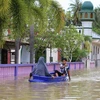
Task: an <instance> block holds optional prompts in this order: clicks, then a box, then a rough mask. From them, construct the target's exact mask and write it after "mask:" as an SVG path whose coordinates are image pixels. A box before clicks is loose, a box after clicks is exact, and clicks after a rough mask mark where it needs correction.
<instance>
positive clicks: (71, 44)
mask: <svg viewBox="0 0 100 100" xmlns="http://www.w3.org/2000/svg"><path fill="white" fill-rule="evenodd" d="M83 40H84V37H83V35H81V34H80V33H78V32H77V30H76V29H75V28H74V26H69V27H65V28H64V30H63V31H62V32H61V34H59V35H58V38H57V43H56V47H58V48H61V49H62V54H63V56H65V57H67V58H68V59H69V60H70V61H71V60H72V53H73V52H74V51H75V50H76V49H77V48H78V47H80V45H81V43H82V42H83Z"/></svg>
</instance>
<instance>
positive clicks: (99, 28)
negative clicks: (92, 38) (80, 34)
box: [93, 6, 100, 34]
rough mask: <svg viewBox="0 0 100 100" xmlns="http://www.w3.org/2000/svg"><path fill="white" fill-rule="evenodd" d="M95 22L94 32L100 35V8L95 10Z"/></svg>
mask: <svg viewBox="0 0 100 100" xmlns="http://www.w3.org/2000/svg"><path fill="white" fill-rule="evenodd" d="M94 12H95V21H94V22H93V31H95V32H96V33H97V34H100V6H99V7H97V8H95V10H94Z"/></svg>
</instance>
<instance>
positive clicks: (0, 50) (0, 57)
mask: <svg viewBox="0 0 100 100" xmlns="http://www.w3.org/2000/svg"><path fill="white" fill-rule="evenodd" d="M0 64H1V49H0Z"/></svg>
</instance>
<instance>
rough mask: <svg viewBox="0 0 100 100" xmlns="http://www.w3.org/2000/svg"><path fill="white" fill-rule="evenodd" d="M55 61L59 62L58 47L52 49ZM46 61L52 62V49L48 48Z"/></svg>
mask: <svg viewBox="0 0 100 100" xmlns="http://www.w3.org/2000/svg"><path fill="white" fill-rule="evenodd" d="M52 57H53V62H58V49H57V48H54V49H52ZM46 63H50V49H49V48H47V49H46Z"/></svg>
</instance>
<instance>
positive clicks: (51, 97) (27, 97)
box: [0, 68, 100, 100]
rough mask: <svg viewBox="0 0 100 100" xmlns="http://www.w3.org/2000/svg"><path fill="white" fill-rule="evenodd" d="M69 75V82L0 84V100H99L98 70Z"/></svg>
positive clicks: (99, 72)
mask: <svg viewBox="0 0 100 100" xmlns="http://www.w3.org/2000/svg"><path fill="white" fill-rule="evenodd" d="M71 74H72V77H71V82H62V83H49V84H48V83H29V82H28V81H27V78H24V79H22V80H16V81H10V82H0V100H100V68H95V69H92V70H86V69H85V70H80V71H74V72H71Z"/></svg>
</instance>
